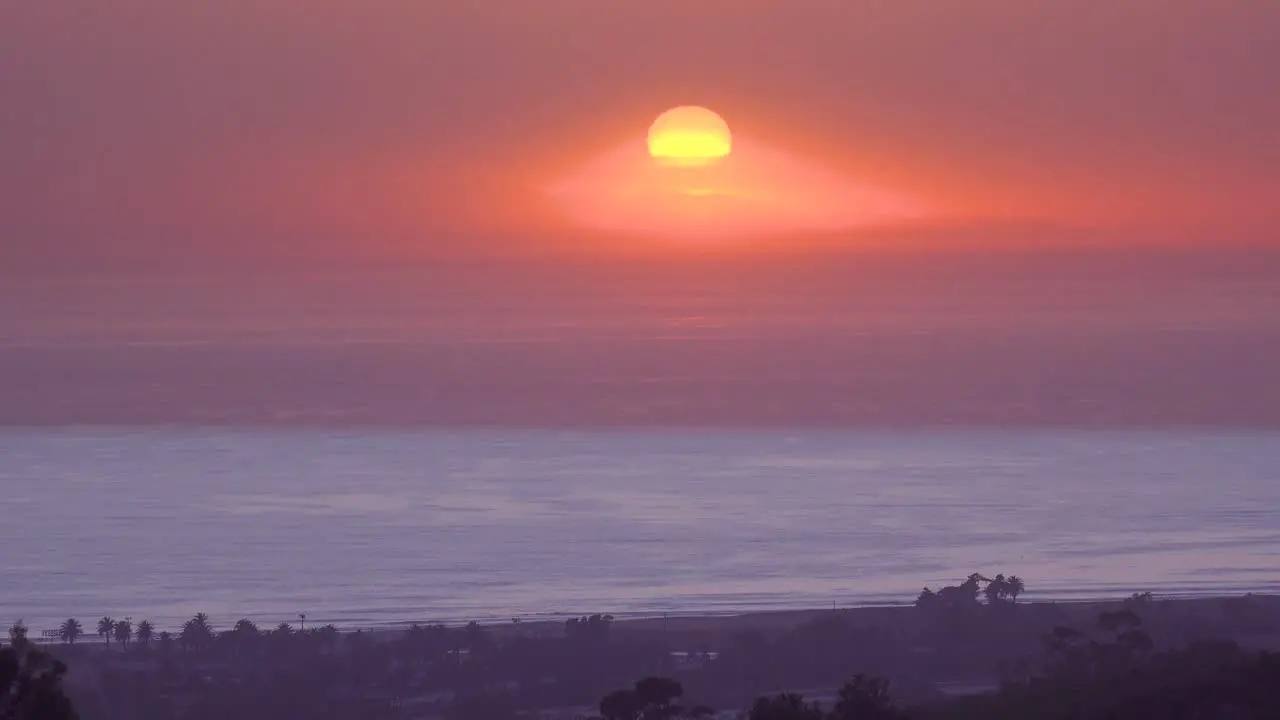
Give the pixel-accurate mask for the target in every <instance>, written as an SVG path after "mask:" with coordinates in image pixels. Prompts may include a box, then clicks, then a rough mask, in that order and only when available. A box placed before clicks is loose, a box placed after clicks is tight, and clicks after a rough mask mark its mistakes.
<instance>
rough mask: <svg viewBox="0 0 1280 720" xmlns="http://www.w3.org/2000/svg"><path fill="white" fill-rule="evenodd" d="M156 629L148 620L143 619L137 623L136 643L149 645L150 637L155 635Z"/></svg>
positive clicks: (143, 645) (144, 645) (145, 646)
mask: <svg viewBox="0 0 1280 720" xmlns="http://www.w3.org/2000/svg"><path fill="white" fill-rule="evenodd" d="M155 634H156V629H155V626H153V625H152V624H151V623H150V622H149V621H147V620H143V621H142V622H140V623H138V632H137V637H138V644H139V645H141V646H142V647H144V648H147V647H151V638H153V637H155Z"/></svg>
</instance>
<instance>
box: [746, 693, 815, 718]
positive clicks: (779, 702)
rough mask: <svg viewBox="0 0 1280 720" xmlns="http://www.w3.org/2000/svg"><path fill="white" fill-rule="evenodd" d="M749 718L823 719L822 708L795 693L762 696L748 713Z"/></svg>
mask: <svg viewBox="0 0 1280 720" xmlns="http://www.w3.org/2000/svg"><path fill="white" fill-rule="evenodd" d="M747 720H823V716H822V708H821V707H819V706H818V705H817V704H816V703H807V702H805V700H804V697H803V696H801V695H796V694H794V693H785V694H782V695H774V696H773V697H762V698H759V699H758V700H756V702H755V704H754V705H752V706H751V711H750V712H748V713H747Z"/></svg>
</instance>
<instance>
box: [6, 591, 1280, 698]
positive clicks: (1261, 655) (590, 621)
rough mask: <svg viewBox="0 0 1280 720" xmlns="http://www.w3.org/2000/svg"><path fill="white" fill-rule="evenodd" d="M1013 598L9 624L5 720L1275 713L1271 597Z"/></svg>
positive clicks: (1274, 601)
mask: <svg viewBox="0 0 1280 720" xmlns="http://www.w3.org/2000/svg"><path fill="white" fill-rule="evenodd" d="M1022 590H1023V585H1022V581H1020V580H1018V579H1017V578H1012V577H1011V578H1005V577H1003V576H996V577H995V578H985V577H982V576H980V575H974V576H971V577H970V578H969V579H967V580H966V581H965V582H963V583H960V584H958V585H956V586H953V587H951V588H943V589H940V590H936V591H935V590H927V591H925V592H922V593H921V596H920V598H919V599H918V600H917V602H916V604H915V606H914V607H895V608H859V609H853V610H843V611H821V612H807V613H785V614H775V615H757V616H743V617H738V618H720V619H714V618H710V619H709V618H701V619H698V618H673V619H670V620H669V621H661V620H655V621H632V622H614V621H613V619H612V618H610V617H609V616H606V615H595V616H591V617H585V618H579V619H573V620H570V621H568V622H567V623H564V624H561V625H556V624H550V623H524V624H522V623H519V622H513V623H511V624H509V625H503V626H480V625H478V624H475V623H472V624H471V625H468V626H466V627H463V628H457V627H444V626H441V625H430V626H428V625H413V626H410V627H409V628H407V629H406V630H403V631H381V632H372V633H371V632H352V633H343V632H339V631H338V629H337V628H334V627H332V626H321V627H307V628H304V627H303V626H302V623H299V626H298V627H297V628H295V627H293V626H292V625H289V624H280V625H278V626H277V627H275V628H273V629H271V630H265V631H264V630H262V629H260V628H258V627H257V626H256V625H255V624H253V623H252V622H250V621H248V620H241V621H239V622H237V623H235V624H233V625H231V626H230V627H225V626H224V627H223V628H219V627H217V626H216V625H215V624H214V622H213V621H212V620H211V619H210V618H208V617H206V616H204V615H197V616H196V617H194V618H192V619H191V620H190V621H188V622H187V623H186V625H185V626H184V627H183V628H181V629H180V630H178V631H177V632H175V633H172V634H170V633H169V632H157V631H156V629H155V628H154V627H152V626H151V625H150V624H149V623H145V622H143V623H139V624H138V625H136V626H135V625H133V623H132V621H130V620H124V621H116V620H114V619H112V618H102V619H101V620H99V621H95V622H94V623H91V624H90V625H91V626H92V628H93V629H95V630H96V631H97V632H96V633H95V634H93V635H88V633H87V632H86V628H85V626H84V625H83V624H82V623H80V622H79V621H76V620H68V621H67V622H66V623H63V625H62V627H61V628H60V629H59V632H58V633H56V634H58V635H60V636H61V640H62V642H61V643H59V644H56V645H52V646H48V647H42V648H37V647H36V646H35V645H34V644H32V643H30V642H28V641H27V640H26V637H25V636H26V630H25V628H24V627H23V626H22V625H21V623H19V624H16V625H15V626H14V627H13V628H12V629H11V632H10V634H11V638H12V643H11V644H12V646H13V647H12V648H9V649H6V650H5V651H4V655H3V656H0V683H2V684H0V720H64V719H66V718H72V717H77V715H76V714H75V712H78V713H79V714H78V717H80V718H83V719H84V720H206V719H208V720H213V719H215V718H216V719H217V720H228V719H230V720H267V719H272V720H274V719H276V718H292V719H299V720H309V719H314V720H329V719H333V720H337V719H339V718H341V719H343V720H347V719H349V718H370V719H373V720H376V719H379V718H386V719H387V720H426V719H427V718H441V719H443V720H471V719H475V720H507V719H509V718H540V719H546V720H554V719H558V718H564V719H565V720H569V719H571V718H591V717H599V718H605V719H606V720H657V719H661V720H677V719H680V718H705V717H720V718H730V717H733V718H736V717H746V718H749V719H750V720H896V719H899V718H900V719H903V720H907V719H913V720H950V719H956V720H961V719H965V720H967V719H969V718H974V719H978V718H981V719H982V720H999V719H1001V718H1010V719H1013V718H1018V719H1022V718H1046V719H1048V720H1053V719H1056V718H1062V719H1064V720H1065V719H1068V718H1072V719H1075V718H1079V719H1081V720H1092V719H1095V718H1096V719H1097V720H1106V719H1112V718H1114V719H1116V720H1123V719H1126V718H1132V719H1135V720H1136V719H1141V720H1145V719H1147V718H1162V719H1171V720H1181V719H1186V720H1192V719H1193V718H1194V719H1196V720H1199V719H1201V718H1204V719H1210V718H1215V719H1216V718H1222V719H1223V720H1249V719H1254V718H1265V719H1276V720H1280V657H1278V656H1276V655H1273V654H1270V653H1269V652H1268V650H1269V649H1271V650H1274V649H1276V648H1280V598H1274V597H1266V596H1246V597H1241V598H1227V599H1213V600H1159V599H1155V598H1152V597H1151V596H1149V595H1135V596H1133V597H1131V598H1129V599H1128V600H1125V601H1124V602H1117V603H1075V604H1054V603H1030V604H1028V603H1019V602H1017V596H1018V595H1019V594H1020V593H1021V592H1022ZM304 622H305V619H304ZM86 635H88V637H86ZM95 637H96V639H97V640H98V641H97V642H92V643H89V642H85V641H86V640H87V639H90V638H95ZM64 663H65V665H64ZM66 666H70V668H71V670H70V671H67V670H66ZM68 697H69V698H70V701H68V699H67V698H68ZM72 702H74V706H75V712H73V710H72V708H71V704H72Z"/></svg>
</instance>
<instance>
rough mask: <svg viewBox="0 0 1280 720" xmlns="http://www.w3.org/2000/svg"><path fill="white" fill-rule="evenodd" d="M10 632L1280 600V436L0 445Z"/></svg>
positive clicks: (351, 439) (0, 552) (498, 436)
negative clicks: (106, 622)
mask: <svg viewBox="0 0 1280 720" xmlns="http://www.w3.org/2000/svg"><path fill="white" fill-rule="evenodd" d="M0 517H2V518H3V520H2V521H0V617H2V618H3V620H4V622H5V623H6V624H7V623H8V622H11V621H12V620H16V619H18V618H23V619H25V620H26V622H27V623H28V625H29V626H30V627H32V629H33V631H35V632H37V633H38V632H39V631H40V630H42V629H48V628H53V627H55V626H56V624H57V622H59V621H60V620H61V619H65V618H67V617H70V616H76V617H79V618H81V619H82V622H84V623H85V625H86V626H92V622H93V619H94V618H97V617H101V616H103V615H112V616H115V617H125V616H129V617H132V618H133V619H134V620H135V622H136V621H138V620H141V619H150V620H152V621H153V622H155V623H156V624H157V625H159V626H160V627H161V628H172V627H176V626H177V625H179V624H180V622H181V621H182V620H183V619H185V618H187V617H189V616H191V615H192V614H193V613H196V612H206V613H208V614H209V615H211V616H212V618H213V619H214V621H215V624H217V625H221V626H223V627H227V626H229V625H230V624H232V623H233V622H234V621H235V619H237V618H239V617H242V616H247V617H251V618H253V619H255V620H258V621H260V622H265V623H274V622H280V621H289V620H294V619H295V618H296V615H297V613H300V612H305V613H306V614H307V622H308V624H312V623H323V622H334V623H337V624H339V625H340V626H345V627H369V626H386V625H392V624H396V623H403V622H410V621H462V620H468V619H493V620H498V619H509V618H513V617H521V618H525V619H535V618H537V617H547V616H552V617H558V616H564V615H567V614H575V613H588V612H611V613H614V614H615V615H620V616H624V615H649V614H661V613H664V612H671V613H702V612H706V613H712V612H714V613H720V612H735V611H751V610H765V609H783V608H802V607H830V606H832V605H833V604H834V605H840V606H849V605H856V604H876V603H904V602H910V601H911V600H912V599H913V598H914V596H915V595H916V593H917V592H918V591H919V589H920V588H921V587H922V586H924V585H932V586H937V585H939V584H942V583H952V582H955V581H957V580H958V579H959V578H962V577H964V576H965V575H967V574H969V573H971V572H975V571H982V572H985V573H988V574H994V573H997V572H1004V573H1015V574H1018V575H1020V576H1022V577H1023V578H1025V579H1026V583H1027V587H1028V592H1027V596H1026V597H1028V598H1030V599H1047V598H1084V597H1109V596H1121V595H1127V594H1129V593H1132V592H1135V591H1148V590H1149V591H1153V592H1155V593H1177V594H1211V593H1235V592H1246V591H1276V590H1280V433H1275V432H1257V433H1227V432H1221V433H1210V432H1196V431H1159V432H1156V431H1152V432H1136V431H1134V432H1129V431H1060V430H1053V431H1048V430H1045V431H997V430H990V431H954V432H944V431H918V432H906V431H892V432H890V431H883V432H873V431H849V432H845V431H830V432H817V431H803V432H799V431H797V432H795V433H788V432H763V431H762V432H743V433H714V432H707V431H699V432H693V431H690V432H675V431H672V432H663V433H634V432H599V433H588V432H554V431H498V430H493V431H465V432H461V431H460V432H445V431H435V430H405V431H391V430H362V431H338V430H299V429H271V430H265V429H255V430H249V429H246V430H242V431H235V430H222V429H218V430H213V429H205V430H200V429H170V430H160V429H157V430H130V431H123V430H111V431H108V430H83V429H57V430H51V429H42V430H19V429H6V430H2V431H0Z"/></svg>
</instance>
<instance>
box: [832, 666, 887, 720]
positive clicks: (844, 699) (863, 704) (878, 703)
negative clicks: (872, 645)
mask: <svg viewBox="0 0 1280 720" xmlns="http://www.w3.org/2000/svg"><path fill="white" fill-rule="evenodd" d="M902 717H904V716H903V715H902V713H900V712H898V710H897V709H896V708H894V706H893V698H891V697H890V696H889V681H888V680H885V679H884V678H877V677H867V676H865V675H855V676H853V679H851V680H849V682H847V683H845V684H844V685H843V686H842V687H841V688H840V696H839V699H837V700H836V706H835V707H834V708H832V710H831V715H830V716H829V718H830V720H897V719H898V718H902Z"/></svg>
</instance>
